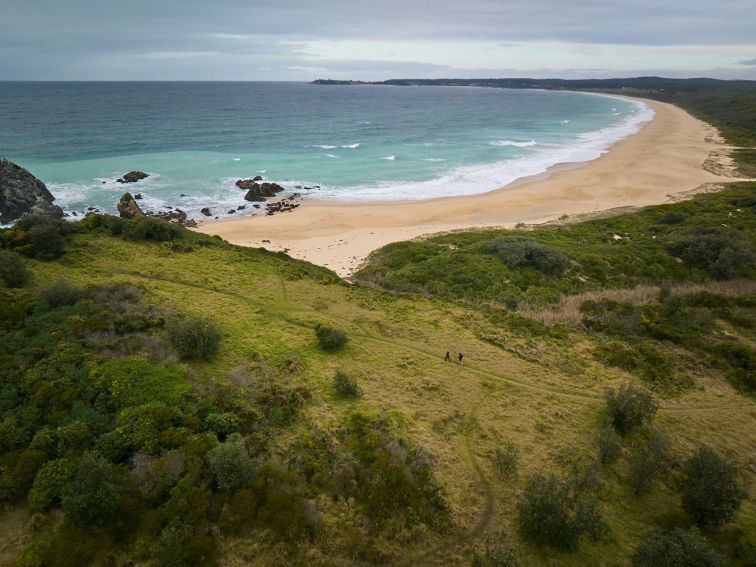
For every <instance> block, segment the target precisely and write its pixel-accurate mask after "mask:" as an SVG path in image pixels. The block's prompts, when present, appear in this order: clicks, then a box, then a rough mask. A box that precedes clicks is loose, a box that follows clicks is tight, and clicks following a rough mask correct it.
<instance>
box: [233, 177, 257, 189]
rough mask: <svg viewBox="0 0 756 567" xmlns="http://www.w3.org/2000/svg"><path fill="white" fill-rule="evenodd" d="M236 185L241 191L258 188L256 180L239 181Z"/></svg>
mask: <svg viewBox="0 0 756 567" xmlns="http://www.w3.org/2000/svg"><path fill="white" fill-rule="evenodd" d="M234 185H236V186H237V187H238V188H239V189H246V190H249V189H252V188H253V187H257V181H255V180H254V179H237V180H236V183H235V184H234Z"/></svg>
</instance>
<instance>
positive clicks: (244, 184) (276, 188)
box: [236, 179, 284, 201]
mask: <svg viewBox="0 0 756 567" xmlns="http://www.w3.org/2000/svg"><path fill="white" fill-rule="evenodd" d="M236 186H237V187H239V188H240V189H246V190H247V194H246V195H244V199H245V200H246V201H264V200H265V199H267V198H269V197H275V196H276V194H277V193H280V192H281V191H283V190H284V188H283V187H281V186H280V185H278V184H277V183H256V182H254V181H252V180H251V179H240V180H239V181H237V182H236Z"/></svg>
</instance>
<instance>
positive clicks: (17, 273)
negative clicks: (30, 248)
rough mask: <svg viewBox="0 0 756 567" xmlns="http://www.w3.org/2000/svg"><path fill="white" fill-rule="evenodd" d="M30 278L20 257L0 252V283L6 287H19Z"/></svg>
mask: <svg viewBox="0 0 756 567" xmlns="http://www.w3.org/2000/svg"><path fill="white" fill-rule="evenodd" d="M29 278H31V272H30V271H29V270H28V269H27V268H26V266H25V265H24V261H23V260H22V259H21V256H19V255H18V254H16V253H15V252H10V251H9V250H0V281H2V282H3V283H4V284H5V286H6V287H21V286H23V285H24V284H25V283H26V282H28V281H29Z"/></svg>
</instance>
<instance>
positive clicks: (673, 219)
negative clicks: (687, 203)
mask: <svg viewBox="0 0 756 567" xmlns="http://www.w3.org/2000/svg"><path fill="white" fill-rule="evenodd" d="M688 216H689V215H688V214H687V213H684V212H682V211H668V212H666V213H664V214H663V215H662V216H661V217H659V220H658V221H656V222H658V223H659V224H680V223H683V222H685V221H686V220H687V219H688Z"/></svg>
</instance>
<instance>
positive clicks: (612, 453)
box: [596, 427, 622, 465]
mask: <svg viewBox="0 0 756 567" xmlns="http://www.w3.org/2000/svg"><path fill="white" fill-rule="evenodd" d="M596 447H597V448H598V457H599V462H601V464H602V465H611V464H612V463H614V462H615V461H616V460H617V459H618V458H619V456H620V453H621V452H622V439H621V438H620V436H619V435H617V432H616V431H614V429H612V428H611V427H602V428H601V429H600V430H599V432H598V433H597V434H596Z"/></svg>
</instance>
